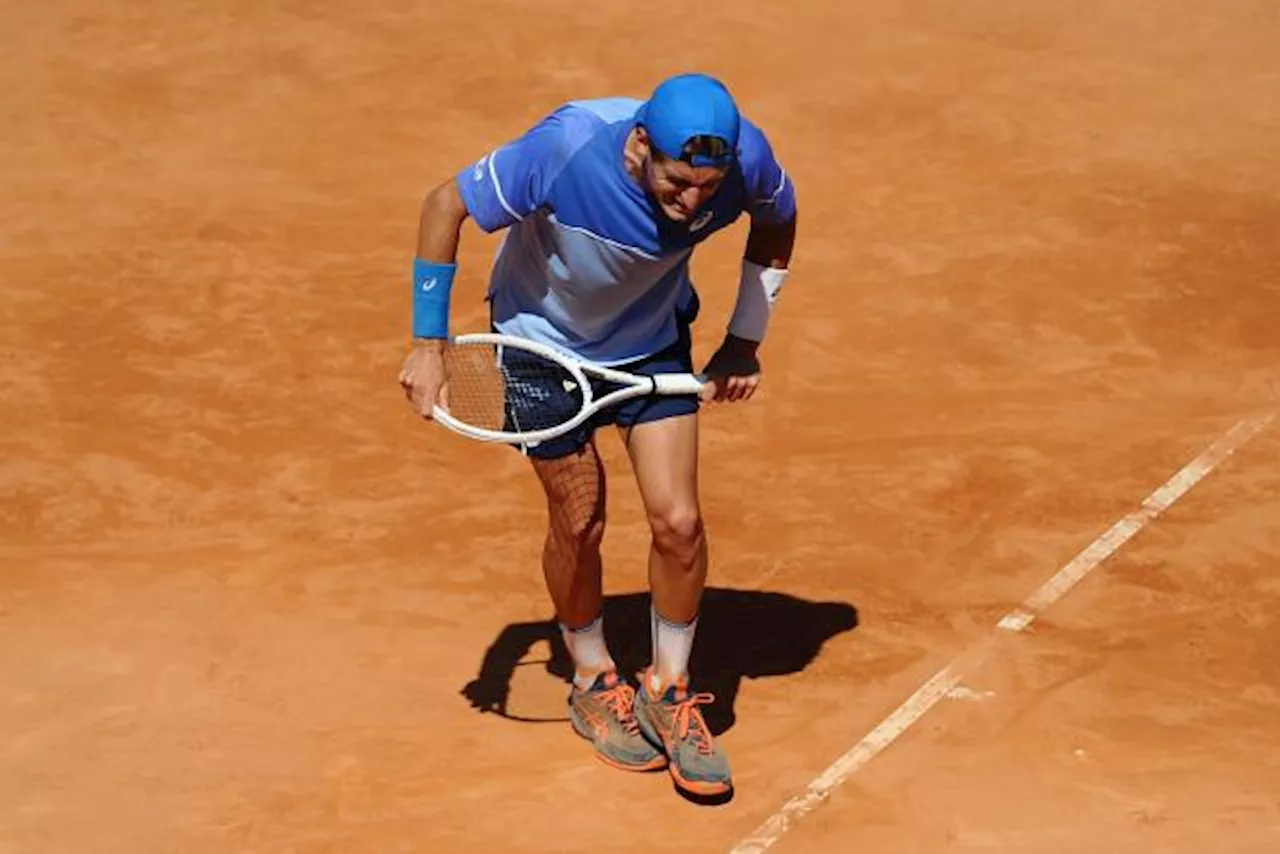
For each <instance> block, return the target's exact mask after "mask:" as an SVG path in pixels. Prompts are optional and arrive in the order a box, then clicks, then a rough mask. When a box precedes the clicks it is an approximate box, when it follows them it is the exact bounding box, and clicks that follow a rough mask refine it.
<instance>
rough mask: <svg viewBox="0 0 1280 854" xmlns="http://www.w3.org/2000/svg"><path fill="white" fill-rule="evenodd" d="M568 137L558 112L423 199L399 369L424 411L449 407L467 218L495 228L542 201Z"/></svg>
mask: <svg viewBox="0 0 1280 854" xmlns="http://www.w3.org/2000/svg"><path fill="white" fill-rule="evenodd" d="M562 139H563V132H562V129H561V124H560V121H559V118H558V117H557V116H556V115H554V114H553V115H552V116H549V117H548V118H546V119H544V120H543V121H542V122H540V123H539V124H537V125H536V126H534V127H533V128H532V129H530V130H529V131H528V132H526V133H525V134H524V135H523V136H521V137H520V138H519V139H517V140H514V141H513V142H511V143H510V144H508V145H505V146H503V147H501V148H499V149H498V150H497V151H494V152H491V153H490V154H486V155H485V156H484V157H482V158H480V160H478V161H477V162H475V163H474V164H471V165H469V166H468V167H467V168H466V169H464V170H462V171H461V172H460V173H458V174H457V175H454V176H453V177H451V178H450V179H449V180H447V181H445V182H443V183H441V184H440V185H439V186H437V187H435V188H434V189H432V190H431V192H429V193H428V194H427V196H426V198H425V199H424V200H423V202H422V209H421V213H420V215H419V220H418V244H417V247H416V250H415V253H414V259H413V303H412V306H413V342H414V347H413V350H412V352H410V353H409V356H408V357H407V358H406V359H405V363H404V367H403V368H402V369H401V371H400V385H401V386H402V387H403V388H404V391H405V396H406V397H408V399H409V401H410V403H411V404H412V405H413V408H414V410H415V411H416V412H418V414H420V415H422V416H424V417H426V418H430V417H431V413H432V409H433V407H434V406H435V404H436V403H439V404H441V405H442V406H445V407H446V408H447V407H448V395H449V392H448V386H447V385H446V383H445V373H444V349H445V344H446V342H447V341H448V338H449V303H450V293H451V291H452V288H453V278H454V274H455V273H456V272H457V254H458V242H459V239H460V235H461V232H462V224H463V223H464V222H465V221H466V220H467V218H468V217H470V218H471V219H472V220H473V221H474V222H475V223H476V225H477V226H479V227H480V229H481V230H483V231H485V232H493V231H497V230H498V229H500V228H506V227H507V226H510V225H512V224H513V223H516V222H519V221H520V220H521V219H523V218H524V217H525V216H527V215H528V214H529V213H531V212H533V211H534V210H536V209H537V208H538V207H539V206H540V205H542V204H543V202H544V201H545V193H546V189H547V186H548V185H549V182H550V177H551V176H553V175H554V174H555V169H556V167H557V166H558V164H559V162H560V159H561V158H560V154H561V152H562V150H563V147H562V145H561V140H562Z"/></svg>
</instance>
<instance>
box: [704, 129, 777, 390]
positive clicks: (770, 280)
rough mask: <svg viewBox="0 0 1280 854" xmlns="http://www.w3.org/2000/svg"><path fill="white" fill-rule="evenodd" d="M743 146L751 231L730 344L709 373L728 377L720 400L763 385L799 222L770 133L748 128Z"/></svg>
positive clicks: (719, 352) (727, 337)
mask: <svg viewBox="0 0 1280 854" xmlns="http://www.w3.org/2000/svg"><path fill="white" fill-rule="evenodd" d="M743 142H744V149H745V151H744V154H745V156H744V161H743V177H744V179H745V181H746V185H747V192H748V196H749V203H748V212H749V213H750V216H751V229H750V231H749V232H748V234H747V245H746V248H745V249H744V251H743V254H742V268H741V272H740V275H739V279H738V295H737V300H736V301H735V303H734V307H733V314H732V315H731V316H730V318H729V324H728V329H727V331H726V334H725V338H724V343H723V344H721V345H720V349H719V350H717V351H716V353H715V355H714V356H712V358H711V361H710V362H709V363H708V365H707V369H706V372H707V373H708V374H710V375H713V376H719V377H723V379H722V380H720V381H718V382H717V383H716V395H715V399H717V400H730V401H733V400H747V399H749V398H750V397H751V396H752V395H753V394H754V393H755V390H756V388H757V387H758V386H759V384H760V361H759V358H758V357H757V355H756V351H757V350H758V349H759V347H760V344H761V342H763V341H764V338H765V333H766V332H767V330H768V327H769V319H770V316H771V315H772V313H773V308H774V304H775V303H776V302H777V299H778V294H779V292H780V291H781V290H782V285H783V283H784V282H785V281H786V279H787V276H788V275H789V267H790V264H791V255H792V251H793V250H794V248H795V242H796V222H797V219H798V212H797V207H796V198H795V189H794V187H793V186H792V184H791V179H790V178H789V177H788V176H787V174H786V172H785V171H784V170H783V168H782V166H781V165H779V164H778V162H777V161H776V160H775V159H774V157H773V151H772V150H771V148H770V147H769V143H768V141H767V140H766V139H765V138H764V134H762V133H760V131H759V130H758V129H756V128H754V127H748V128H747V135H746V137H745V138H744V140H743Z"/></svg>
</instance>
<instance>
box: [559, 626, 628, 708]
mask: <svg viewBox="0 0 1280 854" xmlns="http://www.w3.org/2000/svg"><path fill="white" fill-rule="evenodd" d="M560 636H561V637H563V638H564V645H565V646H566V647H568V649H569V657H570V658H572V659H573V671H574V672H573V684H574V685H577V686H578V687H579V688H582V689H583V690H585V689H587V688H590V687H591V683H592V682H594V681H595V679H596V677H597V676H599V675H600V674H601V673H603V672H604V671H606V670H614V669H616V665H615V664H614V663H613V657H612V656H610V655H609V648H608V647H607V646H605V642H604V615H603V614H602V615H600V616H599V617H596V618H595V619H594V620H592V621H591V622H590V623H588V624H587V625H585V626H583V627H582V628H580V629H571V628H569V627H568V626H566V625H565V624H564V623H561V624H560Z"/></svg>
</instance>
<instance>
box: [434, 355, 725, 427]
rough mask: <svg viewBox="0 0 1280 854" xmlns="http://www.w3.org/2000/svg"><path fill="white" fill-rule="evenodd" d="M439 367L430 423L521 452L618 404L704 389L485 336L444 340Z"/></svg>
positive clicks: (677, 378) (680, 377) (702, 380)
mask: <svg viewBox="0 0 1280 854" xmlns="http://www.w3.org/2000/svg"><path fill="white" fill-rule="evenodd" d="M444 367H445V381H446V383H447V400H445V401H444V403H443V405H441V404H439V403H437V404H436V406H435V407H434V409H433V413H432V417H433V418H434V419H435V420H436V421H438V422H439V423H440V424H441V425H443V426H444V427H447V428H449V429H450V430H453V431H455V432H457V433H460V434H462V435H463V436H467V437H469V438H471V439H476V440H479V441H481V442H499V443H506V444H511V445H525V446H533V445H537V444H539V443H540V442H545V441H547V440H548V439H554V438H555V437H557V436H562V435H564V434H565V433H568V432H570V431H571V430H573V429H575V428H576V427H578V426H579V425H580V424H582V423H583V422H585V421H586V420H587V419H589V418H591V417H592V416H593V415H595V414H596V413H598V412H600V411H601V410H603V409H607V408H608V407H611V406H616V405H617V404H620V403H622V402H623V401H626V400H631V399H632V398H636V397H644V396H648V395H690V394H701V393H702V391H703V389H704V388H705V387H707V385H708V383H710V380H709V379H708V378H707V377H705V376H703V375H700V374H685V373H668V374H656V375H653V376H644V375H641V374H633V373H628V372H627V371H622V370H616V369H614V368H608V367H605V366H604V365H597V364H595V363H592V362H589V361H585V360H582V359H576V358H574V357H573V356H570V355H568V354H566V353H562V352H561V351H559V350H556V349H555V348H553V347H549V346H546V345H544V344H540V343H538V342H536V341H530V340H528V339H525V338H519V337H515V336H511V335H504V334H501V333H491V332H478V333H474V334H468V335H458V336H456V337H454V338H451V339H449V343H448V346H447V347H445V352H444Z"/></svg>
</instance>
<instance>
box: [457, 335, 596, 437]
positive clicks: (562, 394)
mask: <svg viewBox="0 0 1280 854" xmlns="http://www.w3.org/2000/svg"><path fill="white" fill-rule="evenodd" d="M445 376H446V379H447V381H448V389H447V394H448V403H447V406H446V408H447V409H448V411H449V414H450V415H451V416H453V417H454V418H455V419H457V420H458V421H461V422H463V423H465V424H468V425H470V426H472V427H478V428H480V429H484V430H499V431H506V432H517V433H527V432H532V431H535V430H545V429H548V428H552V427H557V426H559V425H561V424H564V423H565V422H566V421H569V420H570V419H571V418H573V417H574V416H576V415H577V414H578V413H579V412H580V411H581V410H582V407H583V403H584V397H583V391H582V388H581V387H580V384H579V382H578V380H577V378H576V377H574V375H573V374H572V373H570V372H569V371H568V370H567V369H566V368H565V367H564V366H563V365H560V364H558V363H556V362H554V361H552V360H550V359H547V358H545V357H543V356H540V355H538V354H537V353H533V352H530V351H527V350H522V349H519V348H513V347H510V346H500V347H494V346H493V345H491V344H463V345H452V346H450V347H449V348H448V349H447V350H446V351H445Z"/></svg>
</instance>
